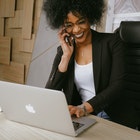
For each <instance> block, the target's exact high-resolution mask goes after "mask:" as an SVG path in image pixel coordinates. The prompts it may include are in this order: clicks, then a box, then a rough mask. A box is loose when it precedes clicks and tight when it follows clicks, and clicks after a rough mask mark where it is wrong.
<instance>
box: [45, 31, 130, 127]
mask: <svg viewBox="0 0 140 140" xmlns="http://www.w3.org/2000/svg"><path fill="white" fill-rule="evenodd" d="M91 31H92V47H93V48H92V54H93V57H92V59H93V71H94V73H93V74H94V83H95V91H96V96H95V97H93V98H92V99H90V100H89V101H88V102H89V103H90V104H91V106H93V108H94V114H97V113H99V112H100V111H102V110H105V111H106V112H107V114H108V115H109V116H110V117H111V119H112V120H113V121H116V122H118V123H121V124H123V121H122V122H121V120H122V119H121V118H118V117H122V116H123V111H124V110H121V108H120V107H121V106H119V105H117V104H118V103H119V102H120V100H122V99H124V98H123V94H124V78H125V76H126V73H125V63H124V62H125V61H124V51H125V49H124V45H123V42H122V41H121V39H120V37H119V34H118V33H99V32H96V31H94V30H91ZM62 54H63V52H62V49H61V46H59V47H58V49H57V54H56V57H55V59H54V63H53V66H52V71H51V74H50V76H49V79H48V82H47V84H46V88H50V89H56V90H63V91H64V93H65V95H66V99H67V102H68V104H72V105H79V104H81V103H82V102H81V97H80V95H79V93H78V91H77V89H76V85H75V83H74V53H73V56H72V57H71V60H70V62H69V66H68V70H67V71H66V72H64V73H61V72H59V71H58V65H59V62H60V60H61V56H62ZM124 104H125V100H123V104H122V105H124ZM126 107H127V105H126ZM118 113H119V114H121V115H120V116H118V117H117V116H116V115H117V114H118ZM123 120H125V119H123ZM124 125H125V123H124Z"/></svg>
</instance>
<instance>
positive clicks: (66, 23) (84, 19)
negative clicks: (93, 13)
mask: <svg viewBox="0 0 140 140" xmlns="http://www.w3.org/2000/svg"><path fill="white" fill-rule="evenodd" d="M83 19H84V20H85V18H84V17H81V18H79V19H78V20H77V21H76V22H78V21H80V20H83ZM68 23H72V22H70V21H66V22H65V24H68Z"/></svg>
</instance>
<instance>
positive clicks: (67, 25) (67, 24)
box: [64, 23, 73, 29]
mask: <svg viewBox="0 0 140 140" xmlns="http://www.w3.org/2000/svg"><path fill="white" fill-rule="evenodd" d="M64 26H65V27H66V29H67V28H72V26H73V25H72V24H71V23H65V24H64Z"/></svg>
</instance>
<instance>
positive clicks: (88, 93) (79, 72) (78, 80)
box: [74, 61, 95, 102]
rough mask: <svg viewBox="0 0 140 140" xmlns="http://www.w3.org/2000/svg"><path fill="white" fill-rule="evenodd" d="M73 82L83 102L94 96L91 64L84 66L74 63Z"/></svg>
mask: <svg viewBox="0 0 140 140" xmlns="http://www.w3.org/2000/svg"><path fill="white" fill-rule="evenodd" d="M74 81H75V84H76V87H77V90H78V91H79V93H80V95H81V97H82V101H83V102H86V101H88V100H89V99H91V98H92V97H94V96H95V85H94V78H93V68H92V62H91V63H89V64H86V65H79V64H77V62H76V61H75V79H74Z"/></svg>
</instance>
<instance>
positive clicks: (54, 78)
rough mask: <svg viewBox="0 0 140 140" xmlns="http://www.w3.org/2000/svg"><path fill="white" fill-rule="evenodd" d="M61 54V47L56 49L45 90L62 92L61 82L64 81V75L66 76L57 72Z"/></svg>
mask: <svg viewBox="0 0 140 140" xmlns="http://www.w3.org/2000/svg"><path fill="white" fill-rule="evenodd" d="M62 54H63V52H62V49H61V46H59V47H58V48H57V54H56V56H55V58H54V62H53V65H52V70H51V73H50V75H49V79H48V81H47V84H46V86H45V88H49V89H55V90H62V85H63V82H64V81H65V75H66V72H59V70H58V65H59V63H60V60H61V56H62Z"/></svg>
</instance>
